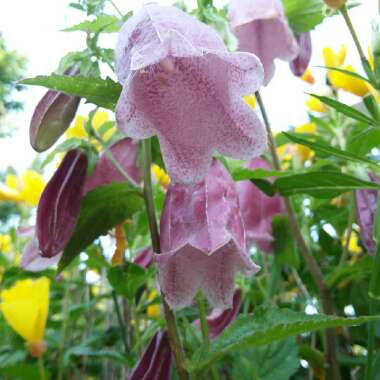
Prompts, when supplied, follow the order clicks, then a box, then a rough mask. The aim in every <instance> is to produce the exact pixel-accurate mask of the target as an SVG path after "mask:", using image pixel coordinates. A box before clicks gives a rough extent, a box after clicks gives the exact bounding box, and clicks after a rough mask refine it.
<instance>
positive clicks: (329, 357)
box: [255, 91, 341, 380]
mask: <svg viewBox="0 0 380 380" xmlns="http://www.w3.org/2000/svg"><path fill="white" fill-rule="evenodd" d="M255 95H256V99H257V102H258V104H259V107H260V111H261V114H262V117H263V120H264V124H265V128H266V131H267V135H268V143H269V148H270V151H271V155H272V160H273V166H274V168H275V169H276V170H278V171H280V170H281V165H280V160H279V158H278V155H277V152H276V145H275V142H274V139H273V134H272V129H271V126H270V123H269V119H268V115H267V113H266V110H265V106H264V103H263V100H262V98H261V95H260V93H259V92H258V91H257V92H256V94H255ZM283 199H284V203H285V208H286V212H287V214H288V218H289V224H290V228H291V229H292V232H293V235H294V238H295V240H296V243H297V246H298V249H299V251H300V252H301V254H302V257H303V259H304V260H305V263H306V266H307V268H308V269H309V271H310V273H311V276H312V278H313V280H314V282H315V284H316V286H317V288H318V291H319V295H320V297H321V300H322V308H323V311H324V312H325V313H326V314H333V313H334V308H333V304H332V301H331V296H330V291H329V289H328V287H327V286H326V284H325V281H324V278H323V274H322V271H321V269H320V267H319V265H318V262H317V260H316V259H315V258H314V256H313V254H312V252H311V251H310V250H309V249H308V247H307V245H306V242H305V239H304V238H303V236H302V232H301V229H300V226H299V224H298V221H297V218H296V215H295V212H294V210H293V207H292V205H291V203H290V201H289V199H288V198H283ZM325 338H326V353H325V356H326V361H327V363H328V366H329V374H330V376H329V378H330V379H333V380H340V378H341V377H340V371H339V365H338V361H337V355H336V349H335V331H334V330H332V329H327V330H326V331H325Z"/></svg>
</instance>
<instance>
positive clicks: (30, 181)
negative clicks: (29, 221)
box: [21, 170, 46, 206]
mask: <svg viewBox="0 0 380 380" xmlns="http://www.w3.org/2000/svg"><path fill="white" fill-rule="evenodd" d="M22 183H23V189H22V191H21V197H22V199H23V200H24V201H25V202H26V203H28V204H29V205H30V206H37V204H38V202H39V200H40V197H41V194H42V192H43V190H44V188H45V185H46V183H45V181H44V179H43V178H42V176H41V175H40V174H38V173H37V172H35V171H33V170H27V171H26V172H25V173H24V174H23V175H22Z"/></svg>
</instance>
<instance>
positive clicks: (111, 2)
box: [108, 0, 124, 18]
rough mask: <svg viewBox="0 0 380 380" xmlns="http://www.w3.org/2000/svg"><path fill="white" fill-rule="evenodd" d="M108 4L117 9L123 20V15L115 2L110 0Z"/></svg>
mask: <svg viewBox="0 0 380 380" xmlns="http://www.w3.org/2000/svg"><path fill="white" fill-rule="evenodd" d="M108 2H109V3H110V4H111V5H112V6H113V7H114V8H115V11H116V12H117V13H118V14H119V16H120V17H121V18H123V17H124V15H123V13H122V12H121V11H120V9H119V8H118V6H117V5H116V4H115V3H114V2H113V0H108Z"/></svg>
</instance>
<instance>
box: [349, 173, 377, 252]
mask: <svg viewBox="0 0 380 380" xmlns="http://www.w3.org/2000/svg"><path fill="white" fill-rule="evenodd" d="M369 177H370V179H371V181H372V182H377V183H378V182H379V180H378V179H377V178H376V177H375V176H374V175H373V174H371V173H370V174H369ZM355 201H356V214H357V218H358V224H359V227H360V235H361V238H362V242H363V244H364V246H365V247H366V248H367V250H368V253H370V254H371V255H374V254H375V253H376V242H375V240H374V226H375V215H376V207H377V191H376V190H370V189H362V190H356V191H355Z"/></svg>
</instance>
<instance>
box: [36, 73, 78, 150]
mask: <svg viewBox="0 0 380 380" xmlns="http://www.w3.org/2000/svg"><path fill="white" fill-rule="evenodd" d="M64 74H65V75H68V76H75V75H78V74H79V70H78V68H76V67H75V66H73V67H70V68H69V69H67V70H66V71H65V73H64ZM80 99H81V98H80V97H77V96H70V95H66V94H64V93H62V92H57V91H53V90H49V91H48V92H47V93H46V94H45V95H44V96H43V97H42V99H41V100H40V101H39V103H38V104H37V107H36V109H35V110H34V113H33V116H32V120H31V121H30V128H29V137H30V144H31V145H32V147H33V149H34V150H36V151H37V152H43V151H45V150H47V149H49V148H50V147H51V146H52V145H53V144H54V143H55V142H56V141H57V140H58V139H59V138H60V137H61V136H62V134H63V133H64V132H65V131H66V129H67V128H69V126H70V123H71V122H72V120H73V119H74V116H75V113H76V112H77V109H78V107H79V102H80Z"/></svg>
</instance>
